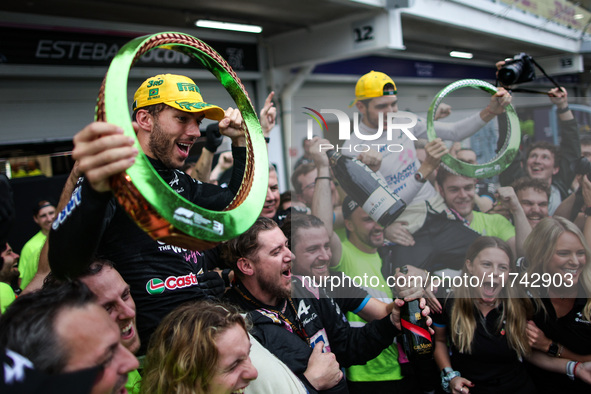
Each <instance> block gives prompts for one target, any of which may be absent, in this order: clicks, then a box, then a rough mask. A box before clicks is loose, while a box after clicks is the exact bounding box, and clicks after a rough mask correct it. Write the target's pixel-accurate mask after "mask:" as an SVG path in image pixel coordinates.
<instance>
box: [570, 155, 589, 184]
mask: <svg viewBox="0 0 591 394" xmlns="http://www.w3.org/2000/svg"><path fill="white" fill-rule="evenodd" d="M574 170H575V174H577V175H581V174H583V175H587V179H589V180H591V162H590V161H589V159H587V158H586V157H579V160H577V161H576V162H575V165H574Z"/></svg>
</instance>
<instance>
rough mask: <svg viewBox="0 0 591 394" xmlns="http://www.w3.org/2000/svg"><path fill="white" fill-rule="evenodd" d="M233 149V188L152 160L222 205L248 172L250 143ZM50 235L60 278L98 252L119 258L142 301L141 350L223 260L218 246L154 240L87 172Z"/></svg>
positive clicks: (209, 204) (192, 193)
mask: <svg viewBox="0 0 591 394" xmlns="http://www.w3.org/2000/svg"><path fill="white" fill-rule="evenodd" d="M232 153H233V156H234V170H233V174H232V181H231V182H230V185H229V187H228V188H220V187H219V186H216V185H211V184H207V183H201V182H199V181H196V180H195V179H193V178H191V177H190V176H189V175H187V174H185V173H184V172H182V171H179V170H172V169H168V168H166V167H165V166H164V165H163V164H162V163H161V162H159V161H156V160H151V162H152V165H153V166H154V168H155V169H156V170H157V172H158V174H159V175H160V176H161V177H162V178H163V179H164V181H166V182H167V183H168V184H169V185H171V187H173V189H174V190H175V191H177V192H178V193H179V194H180V195H182V196H183V197H185V198H187V199H188V200H190V201H192V202H193V203H195V204H197V205H199V206H200V207H203V208H207V209H211V210H222V209H223V208H225V207H226V206H227V205H228V204H229V203H230V201H231V200H232V199H233V198H234V195H235V193H236V192H237V190H238V188H239V187H240V184H241V182H242V176H243V174H244V167H245V162H246V161H245V160H246V148H236V147H234V148H233V149H232ZM253 214H255V213H253ZM49 238H50V241H49V263H50V266H51V270H52V272H53V273H54V275H56V276H57V277H58V278H64V277H76V276H77V275H79V274H80V273H81V272H83V271H84V270H85V268H86V267H87V266H88V265H89V264H90V263H91V260H92V258H94V257H95V256H96V257H101V258H106V259H108V260H111V261H113V262H114V263H115V267H116V268H117V270H118V271H119V273H120V274H121V276H122V277H123V279H124V280H125V281H126V282H127V283H128V284H129V286H130V287H131V295H132V297H133V299H134V301H135V303H136V308H137V327H138V333H139V336H140V339H141V342H142V347H141V349H140V354H143V353H144V352H145V349H146V347H147V345H148V340H149V337H150V335H151V334H152V332H154V330H155V329H156V326H157V325H158V323H159V322H160V320H161V319H162V318H163V317H164V316H166V314H168V313H169V312H170V311H172V309H174V308H175V307H176V306H178V305H180V304H182V303H183V302H186V301H189V300H195V299H199V298H203V297H206V296H207V294H206V293H204V290H203V289H202V288H201V287H200V286H202V285H203V283H201V284H200V282H199V275H200V274H203V273H204V272H206V271H207V270H208V268H212V267H213V266H216V263H217V261H216V260H217V251H216V250H215V249H213V250H211V251H206V252H199V251H194V250H187V249H183V248H180V247H176V246H172V245H167V244H164V243H162V242H159V241H155V240H153V239H152V238H151V237H150V236H149V235H148V234H146V233H145V232H144V231H143V230H141V229H140V228H139V227H138V226H137V225H136V223H135V222H134V221H132V220H131V219H130V218H129V216H128V215H127V213H126V212H125V211H124V209H123V208H122V207H121V206H120V205H119V204H118V203H117V202H116V200H115V198H114V197H113V195H112V193H110V192H106V193H99V192H96V191H95V190H94V189H92V187H91V186H90V184H89V183H88V181H87V180H85V179H84V178H80V180H79V182H78V186H77V187H76V189H75V190H74V192H73V193H72V199H71V200H70V202H69V203H68V206H67V207H66V208H65V209H64V210H63V211H62V212H60V213H59V215H58V217H57V219H56V220H55V222H54V223H53V227H52V230H51V235H50V236H49ZM221 283H222V282H220V284H221Z"/></svg>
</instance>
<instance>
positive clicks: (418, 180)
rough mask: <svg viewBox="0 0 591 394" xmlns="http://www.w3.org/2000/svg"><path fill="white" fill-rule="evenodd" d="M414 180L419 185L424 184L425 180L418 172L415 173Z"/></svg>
mask: <svg viewBox="0 0 591 394" xmlns="http://www.w3.org/2000/svg"><path fill="white" fill-rule="evenodd" d="M415 180H416V181H417V182H419V183H425V182H426V181H427V178H425V177H424V176H423V174H422V173H421V172H420V171H417V172H415Z"/></svg>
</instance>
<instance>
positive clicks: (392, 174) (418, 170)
mask: <svg viewBox="0 0 591 394" xmlns="http://www.w3.org/2000/svg"><path fill="white" fill-rule="evenodd" d="M397 94H398V91H397V88H396V84H395V83H394V81H393V80H392V78H390V77H389V76H388V75H386V74H384V73H382V72H379V71H371V72H369V73H367V74H365V75H363V76H362V77H361V78H359V80H358V81H357V84H356V86H355V100H354V101H353V104H352V105H355V106H356V108H357V110H358V111H359V113H360V114H361V116H362V120H361V122H360V124H359V132H360V134H363V135H375V134H376V133H377V131H378V129H379V128H380V126H381V127H382V128H383V130H386V129H387V119H388V116H387V114H388V113H392V112H398V96H397ZM510 102H511V96H510V94H509V92H507V91H506V90H505V89H503V88H500V89H499V90H498V91H497V93H495V95H494V96H492V97H491V100H490V103H489V104H488V106H487V107H486V108H485V109H483V110H482V111H480V112H479V113H475V114H473V115H472V116H470V117H468V118H466V119H462V120H460V121H458V122H435V130H436V132H437V135H438V136H439V137H440V138H441V139H444V140H452V141H460V140H463V139H464V138H467V137H469V136H470V135H472V134H474V133H475V132H477V131H478V130H480V129H481V128H482V127H483V126H484V125H485V124H486V123H487V122H489V121H490V120H492V119H494V118H495V117H496V116H497V115H500V114H502V113H503V111H504V107H505V106H507V105H509V103H510ZM380 114H381V115H380ZM380 119H381V121H382V124H381V125H380V123H379V122H380ZM405 122H408V120H405ZM408 130H409V131H410V133H412V135H414V136H415V137H416V138H426V136H427V122H426V120H425V119H421V118H418V119H417V123H416V125H415V126H413V127H408ZM386 134H387V133H382V136H381V137H380V138H378V139H376V140H372V141H371V144H372V145H373V144H378V145H379V146H380V153H382V156H383V157H382V165H381V170H380V171H381V173H382V175H384V178H385V179H386V182H387V183H388V185H389V186H390V188H391V190H392V191H394V192H395V193H397V194H398V195H399V196H400V197H401V198H402V199H403V200H404V201H405V202H406V203H407V204H410V203H412V202H413V201H424V200H426V199H428V198H430V197H433V196H435V195H436V194H437V192H436V191H435V189H434V188H433V186H432V185H431V184H430V183H429V182H426V180H427V177H428V176H429V174H430V173H431V172H432V171H433V170H434V169H435V168H436V167H437V165H438V164H439V160H433V158H432V159H431V160H426V161H425V162H423V164H422V165H421V163H420V162H419V160H418V158H417V155H416V150H415V147H414V142H413V140H411V139H410V138H409V137H408V136H407V135H406V134H404V133H402V132H401V133H392V134H393V135H392V140H388V139H387V135H386ZM397 134H398V135H397ZM357 144H368V141H367V140H363V139H360V138H359V137H358V136H357V135H355V134H352V135H351V139H350V140H348V141H347V143H345V144H344V147H343V150H342V152H344V153H345V154H349V152H348V151H347V149H348V148H347V147H348V146H353V147H354V146H355V145H357ZM389 145H393V146H394V145H395V146H396V149H391V150H390V149H388V146H389ZM426 150H427V153H431V156H433V157H434V158H435V159H439V158H441V157H442V156H443V155H444V154H445V153H447V149H446V148H445V146H444V145H443V143H441V142H436V143H433V142H432V143H431V145H429V148H427V147H426ZM353 151H354V150H353Z"/></svg>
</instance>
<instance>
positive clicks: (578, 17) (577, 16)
mask: <svg viewBox="0 0 591 394" xmlns="http://www.w3.org/2000/svg"><path fill="white" fill-rule="evenodd" d="M584 17H585V15H583V14H575V16H573V18H575V19H576V20H579V19H583V18H584Z"/></svg>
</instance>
